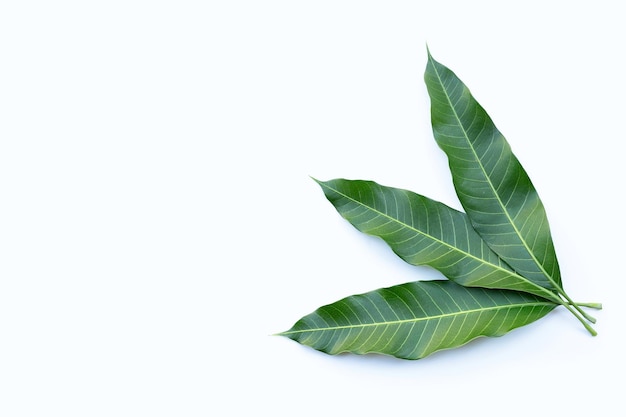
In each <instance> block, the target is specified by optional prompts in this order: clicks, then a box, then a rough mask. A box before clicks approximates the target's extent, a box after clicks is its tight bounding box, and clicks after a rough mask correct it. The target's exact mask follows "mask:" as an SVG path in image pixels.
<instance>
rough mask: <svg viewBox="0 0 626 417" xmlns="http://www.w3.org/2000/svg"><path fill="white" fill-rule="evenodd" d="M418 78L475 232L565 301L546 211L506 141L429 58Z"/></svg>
mask: <svg viewBox="0 0 626 417" xmlns="http://www.w3.org/2000/svg"><path fill="white" fill-rule="evenodd" d="M424 79H425V82H426V86H427V88H428V93H429V95H430V98H431V119H432V127H433V132H434V136H435V140H436V141H437V143H438V144H439V146H440V147H441V149H442V150H443V151H444V152H445V153H446V155H447V156H448V161H449V166H450V171H451V172H452V178H453V182H454V187H455V189H456V193H457V195H458V197H459V200H460V202H461V204H462V206H463V208H464V209H465V212H466V213H467V215H468V216H469V218H470V220H471V222H472V225H473V227H474V229H475V230H476V231H477V232H478V234H479V235H480V236H481V237H482V238H483V239H484V240H485V242H486V243H487V244H488V245H489V247H490V248H491V249H492V250H493V251H494V252H495V253H497V254H498V256H500V258H502V259H503V260H504V261H505V262H507V263H508V264H509V265H510V266H511V267H512V268H513V269H514V270H515V271H516V272H517V273H518V274H519V275H522V276H524V277H526V278H527V279H528V280H529V281H531V282H534V283H535V284H537V285H540V286H542V287H545V288H549V289H552V290H554V291H556V292H558V293H559V294H561V295H562V296H563V297H565V299H566V300H568V301H569V302H571V301H572V300H571V299H570V298H569V296H568V295H567V294H566V293H565V291H564V290H563V288H562V284H561V275H560V271H559V264H558V261H557V257H556V252H555V249H554V244H553V241H552V236H551V234H550V227H549V224H548V219H547V215H546V211H545V209H544V206H543V204H542V202H541V200H540V199H539V195H538V193H537V191H536V190H535V187H534V186H533V184H532V182H531V180H530V178H529V176H528V174H527V173H526V171H525V170H524V168H523V167H522V165H521V164H520V162H519V161H518V159H517V158H516V157H515V155H514V154H513V152H512V151H511V147H510V145H509V143H508V142H507V141H506V139H505V138H504V136H503V135H502V133H500V131H499V130H498V129H497V128H496V126H495V124H494V123H493V121H492V120H491V118H490V117H489V115H488V114H487V112H486V111H485V110H484V109H483V108H482V106H481V105H480V104H479V103H478V102H477V101H476V100H475V99H474V97H473V96H472V94H471V93H470V91H469V89H468V88H467V86H465V84H463V82H462V81H461V80H460V79H459V78H458V77H457V76H456V75H455V74H454V72H452V71H451V70H450V69H448V68H447V67H445V66H444V65H442V64H440V63H439V62H437V61H435V59H433V57H432V56H431V55H430V53H429V54H428V64H427V66H426V72H425V75H424ZM573 305H574V307H575V308H577V309H578V310H579V311H580V312H581V313H582V314H583V315H584V316H585V317H586V318H587V319H589V320H590V321H594V319H593V318H591V317H589V316H587V315H586V314H585V313H584V312H582V310H580V309H579V308H578V306H576V305H575V304H573Z"/></svg>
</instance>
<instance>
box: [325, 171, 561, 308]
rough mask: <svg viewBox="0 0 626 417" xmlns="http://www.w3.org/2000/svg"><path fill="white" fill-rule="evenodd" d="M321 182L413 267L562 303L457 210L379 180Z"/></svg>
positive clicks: (348, 213)
mask: <svg viewBox="0 0 626 417" xmlns="http://www.w3.org/2000/svg"><path fill="white" fill-rule="evenodd" d="M316 181H317V183H318V184H319V185H320V187H321V188H322V190H323V191H324V194H325V196H326V198H327V199H328V200H329V201H330V203H331V204H333V206H334V207H335V209H336V210H337V211H338V212H339V214H340V215H341V216H342V217H343V218H344V219H346V220H347V221H348V222H350V223H351V224H352V225H353V226H354V227H355V228H357V229H358V230H360V231H361V232H363V233H366V234H369V235H373V236H377V237H379V238H381V239H383V240H384V241H385V242H386V243H387V244H388V245H389V247H390V248H391V249H392V250H393V251H394V252H395V253H396V254H397V255H398V256H399V257H400V258H402V259H403V260H404V261H406V262H408V263H409V264H412V265H427V266H430V267H432V268H435V269H437V270H438V271H440V272H441V273H442V274H443V275H444V276H446V277H447V278H448V279H451V280H453V281H455V282H456V283H458V284H461V285H465V286H472V287H485V288H498V289H510V290H517V291H524V292H529V293H532V294H535V295H538V296H541V297H546V298H550V299H553V300H554V301H558V298H556V296H555V295H554V294H553V293H552V292H551V291H550V290H547V289H546V288H544V287H541V286H539V285H536V284H535V283H533V282H531V281H529V280H528V279H526V278H524V277H522V276H519V275H517V274H516V273H515V272H514V271H513V270H512V269H511V268H510V267H509V266H508V265H507V264H506V263H505V262H503V261H502V260H501V259H500V258H499V257H498V256H497V255H496V254H495V253H494V252H493V251H492V250H491V249H490V248H489V246H488V245H487V244H486V243H485V242H484V241H483V239H482V238H481V237H480V236H479V235H478V233H476V231H475V230H474V229H473V227H472V225H471V224H470V222H469V219H468V218H467V216H466V215H465V214H464V213H462V212H459V211H458V210H454V209H453V208H451V207H448V206H446V205H445V204H443V203H440V202H437V201H434V200H432V199H429V198H427V197H424V196H422V195H420V194H416V193H413V192H411V191H408V190H403V189H399V188H393V187H386V186H383V185H380V184H378V183H376V182H374V181H363V180H347V179H341V178H338V179H334V180H330V181H326V182H324V181H318V180H316Z"/></svg>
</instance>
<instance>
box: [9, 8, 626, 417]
mask: <svg viewBox="0 0 626 417" xmlns="http://www.w3.org/2000/svg"><path fill="white" fill-rule="evenodd" d="M513 3H515V4H513ZM624 39H626V30H625V29H624V25H623V12H622V8H621V7H620V2H618V1H614V2H611V1H594V2H577V1H568V2H565V1H563V2H555V1H525V2H506V5H505V2H495V1H494V2H487V1H429V2H422V1H406V2H402V1H363V0H361V1H341V0H333V1H321V0H319V1H295V0H291V1H260V0H259V1H249V2H245V1H221V2H219V1H216V2H210V1H209V2H206V1H197V2H191V1H169V2H168V1H143V2H142V1H106V2H104V1H103V2H83V1H74V2H71V1H56V2H44V1H41V2H31V1H4V2H2V3H0V415H2V416H3V417H4V416H6V417H13V416H64V417H67V416H244V415H246V416H247V415H250V416H252V415H258V416H260V415H262V416H269V415H272V416H296V415H297V416H316V415H324V416H338V415H361V416H379V415H386V416H395V415H444V416H446V415H469V416H479V415H480V416H499V415H504V413H506V414H507V415H528V414H530V413H532V414H533V415H550V414H552V415H554V414H556V413H560V414H561V415H564V414H565V413H568V414H569V415H573V416H582V415H591V414H594V415H604V416H623V415H624V408H625V407H624V405H623V404H624V403H623V384H622V382H623V375H624V372H625V371H626V367H625V361H624V356H623V353H622V352H623V344H622V341H623V336H622V334H623V329H624V323H625V321H624V319H625V318H626V317H625V314H624V311H625V309H624V303H623V302H622V296H623V294H624V292H625V290H626V288H625V285H624V280H625V277H624V266H623V262H624V259H625V257H624V254H623V249H624V245H623V239H622V236H624V233H625V232H626V231H625V230H624V215H623V210H624V205H623V204H622V200H621V198H620V197H621V195H622V194H623V183H624V171H623V169H624V167H623V162H622V159H623V157H622V153H623V149H624V148H623V143H624V129H623V121H624V113H625V107H624V97H625V94H626V89H625V82H624V74H625V73H626V66H625V64H624ZM427 44H428V47H429V48H430V50H431V52H432V54H433V56H434V57H435V58H436V59H437V60H439V61H440V62H442V63H443V64H445V65H447V66H449V67H450V68H452V69H453V70H454V71H455V72H456V73H457V74H458V75H459V76H460V77H461V79H462V80H463V81H464V82H465V83H466V84H467V85H468V86H469V87H470V89H471V90H472V92H473V93H474V95H475V96H476V98H477V99H478V100H479V101H480V102H481V104H482V105H483V106H484V107H485V108H486V109H487V111H488V112H489V113H490V115H491V116H492V118H493V119H494V121H495V122H496V124H497V125H498V127H499V128H500V130H501V131H502V132H503V133H504V134H505V136H507V138H508V140H509V142H510V143H511V146H512V147H513V150H514V152H515V153H516V154H517V156H518V157H519V159H520V160H521V162H522V164H523V165H524V166H525V168H526V170H527V171H528V172H529V174H530V176H531V178H532V179H533V181H534V183H535V186H536V188H537V189H538V191H539V193H540V195H541V197H542V199H543V202H544V204H545V206H546V209H547V211H548V217H549V219H550V221H551V226H552V232H553V236H554V240H555V244H556V247H557V253H558V255H559V260H560V263H561V269H562V272H563V282H564V285H565V287H566V289H567V290H568V292H569V294H570V295H571V296H572V297H573V298H575V299H576V300H579V301H598V302H603V303H604V306H605V308H604V310H602V311H599V312H594V315H595V316H596V317H597V318H598V323H597V326H596V329H597V331H598V333H599V335H598V336H597V337H595V338H594V337H591V336H590V335H589V334H587V333H586V331H585V330H584V328H583V327H582V326H581V325H580V323H579V322H578V321H576V320H575V319H574V318H573V316H571V314H569V313H568V312H567V311H565V310H564V309H562V308H560V309H557V310H555V311H554V312H553V313H551V314H550V315H548V316H547V317H545V318H544V319H542V320H540V321H538V322H536V323H533V324H531V325H529V326H527V327H524V328H521V329H517V330H515V331H513V332H511V333H509V334H508V335H506V336H504V337H502V338H498V339H481V340H477V341H475V342H472V343H470V344H469V345H467V346H465V347H462V348H460V349H455V350H449V351H445V352H440V353H436V354H434V355H432V356H430V357H428V358H426V359H423V360H419V361H403V360H397V359H393V358H388V357H381V356H353V355H340V356H336V357H332V356H327V355H325V354H322V353H319V352H317V351H314V350H312V349H310V348H307V347H304V346H300V345H298V344H297V343H295V342H293V341H290V340H288V339H286V338H281V337H274V336H271V334H273V333H276V332H280V331H283V330H286V329H288V328H289V327H291V325H292V324H293V323H294V322H295V321H296V320H297V319H299V318H300V317H301V316H303V315H305V314H308V313H310V312H312V311H313V310H314V309H315V308H317V307H319V306H321V305H323V304H327V303H330V302H333V301H336V300H338V299H339V298H343V297H345V296H348V295H351V294H354V293H361V292H365V291H370V290H373V289H376V288H380V287H383V286H390V285H394V284H399V283H403V282H407V281H411V280H416V279H435V278H440V275H438V274H437V273H435V272H434V271H431V270H429V269H426V268H415V267H409V266H407V265H405V264H403V263H402V262H401V261H400V260H399V259H397V258H396V257H395V256H394V255H393V254H392V253H391V252H390V251H389V250H388V249H387V248H386V247H385V246H384V245H383V244H382V243H381V242H380V241H378V240H376V239H374V238H370V237H367V236H365V235H362V234H360V233H359V232H357V231H356V230H354V229H353V228H352V227H351V226H350V225H348V224H347V223H346V222H345V221H344V220H342V219H341V218H340V217H339V215H338V214H337V213H336V211H335V210H334V209H333V207H332V206H331V205H330V204H329V203H328V202H327V201H326V200H325V199H324V197H323V194H322V192H321V190H320V189H319V187H318V186H317V185H316V184H315V183H314V182H313V181H312V180H311V179H310V178H309V176H314V177H316V178H319V179H323V180H327V179H331V178H335V177H345V178H354V179H356V178H360V179H372V180H376V181H377V182H379V183H382V184H385V185H390V186H395V187H401V188H408V189H411V190H413V191H416V192H419V193H422V194H425V195H427V196H429V197H431V198H434V199H437V200H440V201H443V202H445V203H447V204H449V205H452V206H454V207H459V205H458V203H457V200H456V197H455V195H454V192H453V190H452V186H451V182H450V178H449V173H448V170H447V166H446V160H445V157H444V155H443V154H442V152H441V151H440V150H439V149H438V148H437V146H436V144H435V142H434V140H433V138H432V132H431V129H430V120H429V106H430V100H429V98H428V95H427V92H426V89H425V86H424V83H423V72H424V69H425V65H426V45H427Z"/></svg>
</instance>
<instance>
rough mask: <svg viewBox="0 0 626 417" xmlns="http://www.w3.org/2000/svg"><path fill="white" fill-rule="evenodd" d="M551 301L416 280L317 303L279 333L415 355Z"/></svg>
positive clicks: (533, 314) (519, 321) (514, 320)
mask: <svg viewBox="0 0 626 417" xmlns="http://www.w3.org/2000/svg"><path fill="white" fill-rule="evenodd" d="M556 305H557V304H554V303H551V302H549V301H547V300H545V299H543V298H540V297H535V296H533V295H530V294H525V293H521V292H517V291H506V290H486V289H482V288H467V287H463V286H461V285H458V284H455V283H454V282H452V281H418V282H411V283H407V284H402V285H397V286H394V287H390V288H383V289H379V290H376V291H372V292H369V293H366V294H362V295H353V296H350V297H347V298H344V299H343V300H340V301H337V302H335V303H332V304H329V305H326V306H323V307H321V308H319V309H318V310H316V311H315V312H313V313H311V314H309V315H307V316H305V317H303V318H302V319H300V320H299V321H298V322H297V323H296V324H295V325H294V326H293V327H292V328H291V329H290V330H288V331H286V332H284V333H281V335H283V336H286V337H289V338H291V339H293V340H295V341H297V342H299V343H302V344H304V345H307V346H311V347H313V348H315V349H317V350H320V351H323V352H326V353H329V354H337V353H341V352H352V353H357V354H365V353H381V354H386V355H392V356H395V357H398V358H402V359H420V358H423V357H425V356H427V355H429V354H431V353H433V352H436V351H438V350H442V349H450V348H455V347H458V346H461V345H464V344H466V343H467V342H469V341H470V340H472V339H475V338H477V337H479V336H502V335H504V334H505V333H507V332H509V331H510V330H512V329H515V328H517V327H520V326H524V325H526V324H529V323H532V322H533V321H535V320H537V319H539V318H541V317H543V316H545V315H546V314H548V313H549V312H550V311H551V310H553V309H554V308H555V307H556Z"/></svg>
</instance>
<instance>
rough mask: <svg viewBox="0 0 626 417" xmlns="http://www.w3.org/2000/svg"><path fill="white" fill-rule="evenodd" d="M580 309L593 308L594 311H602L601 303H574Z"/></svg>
mask: <svg viewBox="0 0 626 417" xmlns="http://www.w3.org/2000/svg"><path fill="white" fill-rule="evenodd" d="M575 304H577V305H579V306H581V307H587V308H593V309H595V310H602V303H575Z"/></svg>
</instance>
